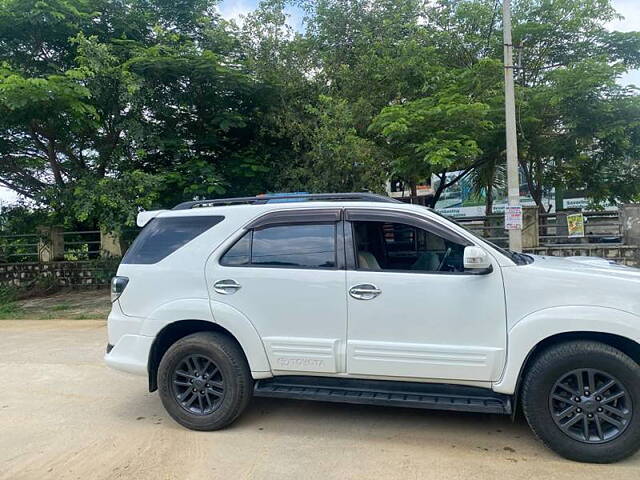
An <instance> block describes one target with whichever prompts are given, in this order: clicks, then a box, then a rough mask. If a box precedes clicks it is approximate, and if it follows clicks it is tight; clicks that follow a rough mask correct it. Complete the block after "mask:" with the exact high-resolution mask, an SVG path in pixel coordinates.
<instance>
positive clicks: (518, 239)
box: [502, 0, 522, 252]
mask: <svg viewBox="0 0 640 480" xmlns="http://www.w3.org/2000/svg"><path fill="white" fill-rule="evenodd" d="M502 16H503V21H502V24H503V32H504V106H505V116H506V130H507V189H508V198H509V206H510V207H520V175H519V170H518V139H517V132H516V100H515V89H514V85H513V40H512V39H511V0H503V8H502ZM509 248H510V249H511V250H513V251H515V252H521V251H522V228H513V229H510V230H509Z"/></svg>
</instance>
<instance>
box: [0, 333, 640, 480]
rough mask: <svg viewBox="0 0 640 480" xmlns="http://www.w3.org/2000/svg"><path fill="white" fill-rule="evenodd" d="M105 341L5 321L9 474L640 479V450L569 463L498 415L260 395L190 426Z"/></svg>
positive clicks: (2, 405) (3, 471)
mask: <svg viewBox="0 0 640 480" xmlns="http://www.w3.org/2000/svg"><path fill="white" fill-rule="evenodd" d="M105 343H106V331H105V324H104V322H102V321H89V320H75V321H50V320H47V321H3V322H0V478H2V479H11V480H19V479H43V478H55V479H67V478H68V479H103V478H104V479H106V478H109V479H118V478H133V479H174V478H175V479H180V480H187V479H203V478H207V479H225V480H226V479H233V480H235V479H242V478H251V479H271V478H273V479H304V480H312V479H352V478H354V479H366V480H370V479H373V478H376V479H385V480H386V479H395V478H398V479H417V478H430V479H447V480H453V479H460V478H473V479H498V478H499V479H509V480H514V479H528V478H536V479H542V478H549V479H554V480H559V479H576V478H579V479H580V480H586V479H592V478H593V479H595V478H598V479H601V478H603V476H605V475H606V477H607V478H615V479H616V480H624V479H634V480H638V479H639V478H640V454H639V455H636V456H635V457H633V458H631V459H629V460H626V461H624V462H621V463H618V464H615V465H605V466H602V465H585V464H579V463H574V462H570V461H567V460H563V459H561V458H559V457H557V456H556V455H554V454H553V453H551V452H549V451H548V450H546V449H545V448H544V447H543V446H542V445H541V444H540V443H538V442H537V441H536V440H535V439H534V438H533V436H532V435H531V433H530V432H529V429H528V427H527V425H526V424H525V422H524V421H523V420H521V419H520V420H518V421H516V423H511V421H510V419H509V418H507V417H502V416H493V415H479V414H459V413H457V414H453V413H445V412H430V411H420V410H410V409H397V408H382V407H367V406H353V405H339V404H323V403H314V402H299V401H293V400H291V401H282V400H272V399H255V400H254V401H253V402H252V404H251V405H250V407H249V408H248V410H247V411H246V412H245V414H244V415H243V416H242V417H241V418H240V419H239V420H238V421H237V422H236V423H235V424H234V425H233V426H232V427H230V428H228V429H227V430H224V431H220V432H206V433H205V432H192V431H188V430H185V429H184V428H182V427H180V426H179V425H177V424H176V423H174V422H173V421H172V420H171V419H170V418H169V417H168V416H167V415H166V413H165V412H164V410H163V408H162V405H161V403H160V400H159V398H158V395H157V394H155V393H153V394H151V393H148V392H147V390H146V379H145V378H143V377H135V376H129V375H127V374H124V373H119V372H116V371H113V370H110V369H108V368H107V367H106V366H105V365H104V364H103V363H102V354H103V351H104V347H105Z"/></svg>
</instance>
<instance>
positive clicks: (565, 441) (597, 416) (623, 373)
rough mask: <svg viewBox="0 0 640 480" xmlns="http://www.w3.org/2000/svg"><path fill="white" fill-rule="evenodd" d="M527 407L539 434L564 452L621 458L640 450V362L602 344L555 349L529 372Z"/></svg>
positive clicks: (574, 456) (584, 458)
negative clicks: (639, 363)
mask: <svg viewBox="0 0 640 480" xmlns="http://www.w3.org/2000/svg"><path fill="white" fill-rule="evenodd" d="M581 379H582V385H581V384H580V383H579V382H580V381H581ZM611 382H614V383H611ZM607 386H609V387H608V388H607ZM580 388H582V390H579V389H580ZM605 388H606V389H605ZM603 389H604V390H603ZM570 391H571V392H574V393H569V392H570ZM579 391H581V392H582V393H580V396H578V392H579ZM522 408H523V411H524V415H525V417H526V419H527V422H528V423H529V426H530V427H531V429H532V430H533V432H534V433H535V435H536V436H537V437H538V438H539V439H540V440H542V442H543V443H544V444H545V445H546V446H547V447H549V448H550V449H551V450H553V451H554V452H556V453H558V454H559V455H562V456H563V457H565V458H568V459H570V460H575V461H579V462H590V463H611V462H616V461H618V460H621V459H623V458H625V457H628V456H630V455H632V454H633V453H635V452H636V451H637V450H638V449H639V448H640V366H639V365H638V364H637V363H636V362H635V361H634V360H632V359H631V358H630V357H629V356H627V355H625V354H624V353H622V352H621V351H619V350H617V349H615V348H613V347H611V346H609V345H606V344H603V343H599V342H593V341H574V342H568V343H563V344H559V345H555V346H552V347H549V348H548V349H546V350H544V351H543V352H541V353H540V354H539V355H538V356H537V358H535V360H534V362H533V364H532V365H531V366H530V368H528V371H527V372H526V373H525V377H524V380H523V385H522ZM615 423H617V424H618V425H615ZM585 425H586V426H585Z"/></svg>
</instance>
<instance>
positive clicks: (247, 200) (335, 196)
mask: <svg viewBox="0 0 640 480" xmlns="http://www.w3.org/2000/svg"><path fill="white" fill-rule="evenodd" d="M280 201H283V202H286V201H301V202H303V201H306V202H314V201H315V202H322V201H349V202H357V201H361V202H384V203H400V201H399V200H396V199H395V198H391V197H385V196H384V195H378V194H376V193H292V194H286V193H278V194H267V195H256V196H255V197H237V198H219V199H215V200H194V201H191V202H183V203H180V204H178V205H176V206H175V207H173V210H189V209H191V208H199V207H216V206H222V205H242V204H249V205H261V204H264V203H269V202H272V203H277V202H280Z"/></svg>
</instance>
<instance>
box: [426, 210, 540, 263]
mask: <svg viewBox="0 0 640 480" xmlns="http://www.w3.org/2000/svg"><path fill="white" fill-rule="evenodd" d="M425 208H426V209H427V210H429V211H430V212H432V213H435V214H436V215H438V216H439V217H442V218H444V219H445V220H448V221H449V222H451V223H455V224H456V225H457V226H459V227H460V228H464V229H465V230H466V231H467V232H469V233H470V234H471V235H473V236H474V237H476V238H479V239H480V240H482V241H483V242H485V243H488V244H489V245H491V246H492V247H493V248H495V249H496V250H498V251H499V252H500V253H502V254H503V255H504V256H506V257H508V258H510V259H511V260H512V261H513V263H515V264H516V265H528V264H530V263H533V257H532V256H531V255H527V254H526V253H519V252H514V251H511V250H509V249H508V248H503V247H499V246H498V245H496V244H495V243H493V242H491V241H489V240H487V239H485V238H482V237H478V235H477V234H476V233H475V232H473V231H472V230H469V229H468V228H467V227H465V226H464V225H462V224H461V223H460V222H458V221H456V220H455V219H453V218H451V217H449V216H447V215H444V214H442V213H440V212H438V211H436V210H435V209H433V208H431V207H425Z"/></svg>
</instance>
